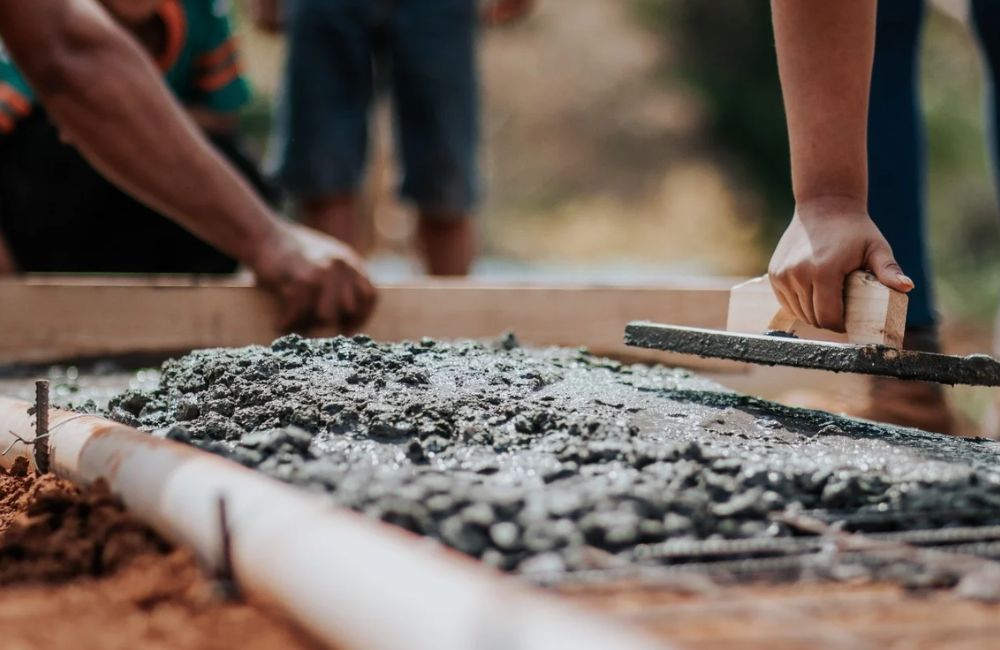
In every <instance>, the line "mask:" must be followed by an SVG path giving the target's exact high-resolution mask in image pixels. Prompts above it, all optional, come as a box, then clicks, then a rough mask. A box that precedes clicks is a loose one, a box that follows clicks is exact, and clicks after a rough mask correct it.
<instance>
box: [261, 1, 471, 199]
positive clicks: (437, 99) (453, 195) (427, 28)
mask: <svg viewBox="0 0 1000 650" xmlns="http://www.w3.org/2000/svg"><path fill="white" fill-rule="evenodd" d="M476 7H477V3H476V2H475V0H292V1H291V3H290V4H289V6H288V15H287V16H286V18H287V21H286V22H287V25H288V31H289V33H288V36H289V54H288V61H287V68H286V72H285V80H284V87H283V89H282V92H281V96H280V99H279V103H278V118H277V120H278V124H277V135H276V143H275V144H276V146H275V147H274V153H275V154H276V158H277V160H276V164H275V166H274V167H275V169H274V171H275V172H276V173H277V176H278V178H279V180H280V181H281V182H282V184H283V185H284V186H285V188H287V189H288V190H289V192H290V193H291V194H293V195H294V196H297V197H299V198H317V197H321V196H329V195H332V194H352V193H355V192H356V191H357V189H358V187H359V185H360V183H361V181H362V179H363V177H364V169H365V162H366V157H367V145H368V119H369V114H370V111H371V108H372V102H373V99H374V97H375V94H376V90H377V88H378V87H379V85H380V82H381V81H383V80H384V81H386V82H388V85H389V87H390V90H391V93H392V96H393V102H394V116H395V123H396V135H397V143H398V145H399V146H398V147H397V149H398V150H399V151H400V154H401V158H402V166H403V172H404V174H403V182H402V188H401V193H402V195H403V196H404V197H405V198H407V199H410V200H412V201H413V202H414V203H416V204H417V206H418V207H419V208H420V209H421V211H422V212H424V213H425V214H437V215H462V214H465V213H467V212H468V211H469V210H471V208H472V207H473V205H474V203H475V202H476V199H477V197H478V182H479V181H478V169H477V161H476V157H477V144H478V138H479V97H478V95H479V92H478V80H477V74H476V50H475V47H476V42H475V41H476V30H477V18H478V17H477V11H476Z"/></svg>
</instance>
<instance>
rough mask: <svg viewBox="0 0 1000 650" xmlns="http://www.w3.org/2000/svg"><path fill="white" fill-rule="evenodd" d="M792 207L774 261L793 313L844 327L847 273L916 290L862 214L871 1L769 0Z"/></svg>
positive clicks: (777, 278)
mask: <svg viewBox="0 0 1000 650" xmlns="http://www.w3.org/2000/svg"><path fill="white" fill-rule="evenodd" d="M771 7H772V13H773V18H774V35H775V40H776V45H777V53H778V68H779V72H780V74H781V87H782V93H783V95H784V102H785V113H786V117H787V120H788V140H789V145H790V148H791V161H792V189H793V192H794V195H795V203H796V212H795V216H794V217H793V218H792V222H791V224H790V225H789V227H788V230H787V231H786V232H785V235H784V236H783V237H782V239H781V242H780V243H779V244H778V247H777V249H776V250H775V253H774V256H773V257H772V260H771V266H770V273H771V276H772V284H773V285H774V286H775V288H776V290H777V292H778V294H779V297H780V298H781V301H782V303H783V304H784V305H785V306H786V307H788V308H789V310H791V311H792V312H793V313H794V314H795V315H796V316H798V317H799V319H801V320H803V321H805V322H808V323H810V324H813V325H820V326H822V327H826V328H829V329H836V330H842V329H843V321H844V315H843V311H844V306H843V288H844V278H845V276H846V275H847V274H848V273H851V272H852V271H856V270H858V269H859V268H867V269H870V270H871V271H873V272H874V273H876V275H878V277H879V280H880V281H882V283H883V284H886V285H887V286H890V287H892V288H894V289H897V290H900V291H909V290H910V289H912V288H913V283H912V281H910V280H909V278H907V277H906V276H904V275H903V274H902V270H901V269H900V268H899V265H898V264H896V261H895V259H894V258H893V256H892V251H891V249H890V248H889V245H888V243H887V242H886V241H885V238H884V237H882V235H881V233H880V232H879V231H878V229H877V228H876V227H875V224H874V223H872V221H871V219H870V218H869V216H868V207H867V206H868V157H867V156H868V154H867V123H868V94H869V88H870V85H871V70H872V57H873V53H874V47H875V9H876V4H875V1H874V0H837V1H836V2H809V1H807V0H773V1H772V3H771Z"/></svg>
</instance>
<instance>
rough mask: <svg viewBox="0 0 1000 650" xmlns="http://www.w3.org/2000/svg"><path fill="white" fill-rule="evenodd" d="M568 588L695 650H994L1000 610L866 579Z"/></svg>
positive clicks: (588, 602)
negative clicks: (671, 587)
mask: <svg viewBox="0 0 1000 650" xmlns="http://www.w3.org/2000/svg"><path fill="white" fill-rule="evenodd" d="M562 591H563V593H564V595H565V596H566V597H567V598H569V599H571V600H572V601H574V602H576V603H577V604H580V605H583V606H586V607H592V608H594V609H596V610H599V611H600V612H602V613H604V614H609V615H611V616H613V617H614V618H616V619H619V620H620V621H622V622H623V623H626V624H627V625H629V626H632V627H635V628H640V629H644V630H646V631H648V632H651V633H652V634H653V635H654V636H656V637H657V638H661V639H663V640H664V641H667V642H670V643H671V644H672V645H674V647H680V648H685V649H688V650H716V649H719V650H723V649H724V650H740V649H744V648H745V649H749V648H766V649H767V650H827V649H838V650H840V649H845V650H846V649H849V650H869V649H870V650H937V649H938V648H951V649H954V650H989V649H992V648H996V647H997V639H998V638H1000V605H996V604H986V603H982V602H976V601H972V600H968V599H962V598H956V597H955V596H954V595H952V594H949V593H946V592H940V591H916V592H913V591H906V590H904V589H902V588H900V587H899V586H896V585H891V584H885V583H881V584H880V583H871V582H867V581H860V582H856V583H847V584H829V583H823V584H808V583H806V584H795V585H764V586H761V585H756V586H744V587H728V588H716V587H712V586H709V585H706V584H704V583H702V584H700V585H692V586H691V589H689V590H687V591H678V590H663V589H657V588H650V587H648V586H647V587H643V586H639V585H635V584H614V585H604V586H587V587H573V588H564V589H563V590H562Z"/></svg>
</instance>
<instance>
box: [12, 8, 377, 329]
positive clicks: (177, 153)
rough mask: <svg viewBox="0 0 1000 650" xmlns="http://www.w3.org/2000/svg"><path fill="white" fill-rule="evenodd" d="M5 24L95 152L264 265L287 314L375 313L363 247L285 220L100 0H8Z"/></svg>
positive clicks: (119, 175)
mask: <svg viewBox="0 0 1000 650" xmlns="http://www.w3.org/2000/svg"><path fill="white" fill-rule="evenodd" d="M0 35H2V37H3V40H4V43H5V45H6V46H7V48H8V50H9V51H10V53H11V54H12V56H13V57H14V59H15V60H16V61H17V63H18V65H19V67H20V68H21V70H22V71H23V72H24V73H25V75H26V76H27V78H28V79H29V81H30V82H31V84H32V86H33V88H34V90H35V92H36V93H37V94H38V96H39V97H40V99H41V101H42V102H43V103H44V104H45V106H46V108H47V109H48V111H49V112H50V114H51V115H52V116H53V118H54V119H55V121H56V122H57V123H58V124H59V126H60V128H61V129H62V131H64V132H65V133H66V134H67V135H68V136H69V138H70V139H71V140H72V141H73V143H74V144H75V145H76V146H77V147H78V148H79V149H80V151H81V152H82V153H83V154H84V155H85V156H86V157H87V159H88V160H89V161H90V162H91V164H93V165H94V166H95V167H96V168H97V169H99V170H100V171H101V172H102V173H104V174H105V175H106V176H107V177H108V178H109V179H111V180H112V181H113V182H115V183H116V184H118V185H119V186H120V187H122V188H123V189H124V190H126V191H127V192H129V193H130V194H133V195H134V196H136V197H137V198H139V199H140V200H142V201H143V202H145V203H147V204H148V205H150V206H151V207H153V208H155V209H157V210H159V211H161V212H163V213H164V214H166V215H168V216H169V217H171V218H173V219H174V220H175V221H177V222H178V223H180V224H181V225H183V226H184V227H185V228H187V229H188V230H190V231H191V232H192V233H194V234H195V235H197V236H199V237H201V238H202V239H204V240H205V241H207V242H209V243H211V244H213V245H215V246H216V247H218V248H219V249H220V250H222V251H225V252H226V253H229V254H230V255H232V256H233V257H235V258H237V259H238V260H240V261H241V262H243V263H245V264H246V265H248V266H249V267H250V268H251V269H253V270H254V272H255V274H256V276H257V278H258V280H259V281H260V282H261V283H262V284H264V285H266V286H268V287H270V288H271V289H273V290H275V291H276V292H277V293H279V294H280V295H281V296H282V297H283V298H284V300H285V304H286V307H287V312H286V314H287V317H288V324H293V323H296V322H305V321H309V320H316V319H319V320H324V321H328V320H344V321H346V322H351V323H353V322H354V321H356V320H358V319H359V318H361V319H363V318H364V317H365V316H367V314H368V312H369V311H370V307H371V303H372V301H373V291H372V288H371V285H370V284H368V281H367V278H365V277H364V273H363V272H362V271H361V270H360V262H359V261H358V260H357V258H355V257H354V256H353V254H352V253H351V252H350V251H349V250H348V249H346V247H344V246H342V245H341V244H340V243H339V242H336V241H335V240H332V239H328V238H325V237H320V236H318V235H314V234H312V233H307V232H303V231H302V230H301V229H298V228H296V227H294V226H291V225H290V224H286V223H283V222H281V221H280V220H278V219H277V218H276V217H275V216H274V215H273V214H272V213H271V212H270V211H269V209H268V208H267V207H266V206H265V205H264V204H263V203H262V202H261V201H260V199H259V198H257V196H256V195H255V194H254V193H253V192H252V191H251V190H250V188H249V186H248V185H247V184H246V182H245V181H244V180H243V179H242V178H240V176H239V175H238V174H237V173H236V172H235V171H234V170H233V169H232V168H231V167H229V165H227V164H226V163H225V162H224V161H223V160H222V158H221V157H220V156H218V154H216V153H215V151H214V150H213V149H212V148H211V146H210V145H209V144H208V143H207V141H206V140H205V139H204V138H203V137H202V136H201V135H200V134H199V133H198V132H197V129H196V128H195V126H194V124H193V123H192V121H191V120H190V119H189V118H188V117H187V116H185V114H184V111H183V109H181V107H180V106H179V105H178V104H177V103H176V102H175V101H174V99H173V97H172V96H171V95H170V93H169V91H168V90H167V89H166V87H165V86H164V84H163V82H162V81H161V80H160V78H159V75H158V73H157V72H156V70H155V69H154V68H153V65H152V64H151V63H150V61H149V59H148V57H147V56H145V54H144V53H143V51H142V50H141V49H140V47H139V45H138V44H137V43H136V42H135V41H133V40H132V38H131V37H129V36H128V35H127V34H126V33H125V32H124V31H123V30H121V29H120V28H119V27H118V26H117V25H115V24H114V22H113V21H112V20H111V18H110V17H109V16H108V15H107V14H106V13H105V11H104V10H103V9H102V8H101V7H100V6H99V5H98V4H97V3H96V2H95V1H94V0H30V1H25V0H0ZM331 284H332V285H333V286H330V285H331ZM342 285H343V286H342ZM369 294H371V295H369Z"/></svg>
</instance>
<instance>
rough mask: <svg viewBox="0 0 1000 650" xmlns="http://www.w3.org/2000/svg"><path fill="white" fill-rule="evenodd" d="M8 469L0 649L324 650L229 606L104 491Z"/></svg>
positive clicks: (0, 500) (271, 617) (0, 478)
mask: <svg viewBox="0 0 1000 650" xmlns="http://www.w3.org/2000/svg"><path fill="white" fill-rule="evenodd" d="M26 469H27V468H26V466H25V465H22V466H21V467H20V468H15V470H14V471H12V472H11V473H7V474H4V473H0V584H2V585H3V586H4V588H3V589H2V590H0V629H2V630H3V632H2V634H0V646H2V647H4V648H18V649H19V650H63V649H66V650H69V649H73V650H79V649H81V648H101V649H102V650H118V649H121V650H125V649H128V650H132V649H134V648H143V649H144V650H168V649H169V650H210V649H212V650H218V649H227V648H232V649H234V650H236V649H240V650H243V649H248V650H273V649H274V648H289V649H292V650H306V649H308V650H316V649H318V648H320V647H321V646H319V645H318V644H316V643H315V642H313V641H312V640H310V639H309V638H308V637H307V636H306V635H305V634H303V633H302V632H300V631H299V630H298V629H297V628H296V627H294V626H293V625H291V624H290V623H288V622H287V621H286V620H284V619H283V618H282V617H281V616H279V615H277V614H275V613H273V612H271V611H269V610H267V609H266V608H261V607H256V606H254V605H251V604H242V603H233V602H227V601H225V600H223V599H222V598H221V596H220V593H219V591H218V589H217V588H216V586H215V585H214V584H213V583H212V582H211V581H209V580H207V579H205V577H204V576H203V575H202V573H201V571H200V570H199V567H198V564H197V563H196V562H195V560H194V558H193V557H192V556H191V555H189V554H188V553H187V552H185V551H182V550H177V549H173V548H171V547H170V545H169V544H167V543H166V542H165V541H164V540H163V539H161V538H160V537H158V536H157V535H156V534H155V533H154V532H153V531H152V530H150V529H149V528H147V527H145V526H144V525H142V524H141V523H139V522H137V521H136V520H135V519H133V518H132V517H130V516H129V515H128V514H127V513H125V512H124V511H123V510H122V508H121V506H120V505H119V504H118V503H117V502H116V501H115V500H114V499H113V498H112V497H111V496H110V495H109V494H108V492H107V489H106V488H103V487H101V486H95V487H94V488H93V489H91V490H87V491H80V490H78V489H77V488H75V487H74V486H72V485H71V484H69V483H67V482H65V481H61V480H59V479H56V478H54V477H52V476H42V477H36V476H34V475H29V474H28V473H27V471H26Z"/></svg>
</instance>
